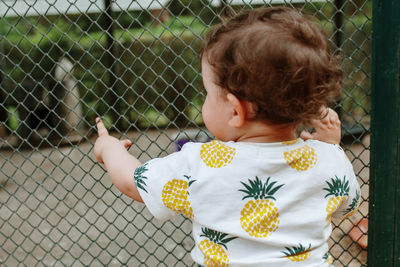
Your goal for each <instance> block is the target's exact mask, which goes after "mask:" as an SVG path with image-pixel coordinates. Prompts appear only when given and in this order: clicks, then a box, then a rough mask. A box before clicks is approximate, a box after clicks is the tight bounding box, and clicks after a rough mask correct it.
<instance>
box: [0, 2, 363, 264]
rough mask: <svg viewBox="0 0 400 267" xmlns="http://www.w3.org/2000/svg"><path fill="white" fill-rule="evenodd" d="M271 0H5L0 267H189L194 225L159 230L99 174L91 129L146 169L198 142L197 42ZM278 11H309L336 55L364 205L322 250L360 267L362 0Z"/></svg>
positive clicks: (337, 225) (0, 9) (0, 63)
mask: <svg viewBox="0 0 400 267" xmlns="http://www.w3.org/2000/svg"><path fill="white" fill-rule="evenodd" d="M276 2H277V1H269V0H268V1H265V2H262V1H258V0H257V1H244V2H239V1H233V2H231V1H212V2H208V1H206V0H192V1H177V0H172V1H157V0H154V1H147V0H142V1H135V2H133V1H125V0H118V1H83V0H82V1H59V0H52V1H50V0H40V1H34V3H33V2H32V3H31V4H28V2H27V1H14V0H1V1H0V15H1V16H0V36H1V39H0V85H1V87H0V149H1V150H0V229H1V230H0V264H2V265H5V266H16V265H26V266H33V265H38V266H42V265H52V266H80V265H94V266H97V265H102V266H106V265H107V266H109V265H111V266H120V265H128V266H139V265H144V266H194V263H193V261H192V260H191V258H190V253H189V252H190V250H191V249H192V247H193V244H194V243H193V240H192V237H191V227H190V223H189V222H188V221H187V220H185V219H184V218H183V217H177V218H175V219H173V220H172V221H168V222H165V223H160V222H157V221H155V220H154V219H153V218H152V216H151V215H150V214H149V212H148V211H147V210H146V209H145V208H144V206H143V205H141V204H138V203H135V202H133V201H132V200H130V199H128V198H127V197H125V196H123V195H121V193H119V191H118V190H116V189H115V188H114V187H113V186H112V184H111V182H110V181H109V179H108V177H107V175H106V174H105V171H104V169H103V168H102V167H101V166H99V165H98V164H97V163H96V161H95V159H94V156H93V151H92V150H93V143H94V140H95V129H94V127H93V125H94V118H95V117H96V116H101V117H102V118H103V119H104V121H105V123H106V125H107V127H109V129H110V131H111V132H112V134H113V135H115V136H117V137H118V138H121V137H127V138H129V139H131V140H132V141H133V143H134V145H133V146H132V147H131V148H130V152H131V153H133V154H134V155H136V156H138V157H139V159H140V160H141V161H146V160H148V159H151V158H154V157H159V156H164V155H167V154H169V153H171V152H173V151H175V150H177V141H178V139H180V138H182V137H186V138H192V139H193V138H194V139H198V140H202V138H203V139H204V138H205V137H207V135H208V133H207V131H206V130H205V128H204V125H203V123H202V119H201V103H202V101H203V98H204V96H203V92H202V82H201V73H200V66H199V65H200V64H199V58H198V52H199V50H200V48H201V41H202V36H203V35H204V33H205V31H206V30H207V28H208V27H209V26H210V25H212V24H214V23H216V22H218V21H219V17H220V15H223V14H227V13H229V12H237V11H239V10H241V9H244V8H246V9H247V8H255V7H258V6H271V5H272V4H276ZM224 3H225V4H224ZM280 4H285V5H289V6H294V7H296V8H298V9H300V10H302V11H304V12H305V13H309V14H311V15H312V16H313V17H314V18H315V19H316V21H319V22H318V23H319V24H320V26H321V27H322V28H323V29H324V30H325V31H326V32H327V34H328V35H329V37H330V41H331V43H332V47H333V49H334V50H335V51H336V53H338V54H341V55H342V56H343V69H344V71H345V79H344V83H343V92H344V96H343V99H342V101H341V102H340V103H338V104H337V107H336V109H337V110H338V111H339V113H340V115H341V118H342V121H343V125H344V128H343V133H344V139H343V144H342V145H343V147H344V148H345V151H346V153H347V155H348V156H349V158H350V160H351V161H352V163H353V165H354V168H355V171H356V174H357V177H358V178H359V181H360V184H361V188H362V203H361V206H360V209H359V211H358V213H357V214H356V215H354V216H353V217H351V218H349V219H346V220H344V221H342V222H334V232H333V235H332V238H331V240H330V246H331V254H332V256H333V257H334V259H335V266H361V265H365V264H366V251H365V250H364V249H362V248H361V247H360V245H359V244H358V243H359V242H358V240H353V239H351V237H350V236H349V232H350V230H351V229H352V227H353V225H354V224H356V223H357V222H358V221H359V220H360V219H362V218H366V217H367V216H368V178H369V141H368V140H369V139H368V137H369V115H370V100H369V94H370V70H371V67H370V61H371V56H370V55H371V40H370V35H371V10H370V9H371V1H369V0H344V1H335V2H333V1H323V2H315V1H305V2H304V1H290V0H287V1H282V2H281V3H280ZM110 7H111V8H110Z"/></svg>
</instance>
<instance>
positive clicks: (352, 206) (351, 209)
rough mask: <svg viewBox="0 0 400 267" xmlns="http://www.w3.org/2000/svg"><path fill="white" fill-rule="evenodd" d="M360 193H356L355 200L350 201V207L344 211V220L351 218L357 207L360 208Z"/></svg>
mask: <svg viewBox="0 0 400 267" xmlns="http://www.w3.org/2000/svg"><path fill="white" fill-rule="evenodd" d="M360 197H361V195H360V191H358V190H357V191H356V196H355V198H353V199H352V201H351V204H350V207H349V208H348V209H346V210H345V212H344V215H345V217H344V218H345V219H347V218H349V217H351V216H353V214H354V213H355V212H356V211H357V209H358V206H360Z"/></svg>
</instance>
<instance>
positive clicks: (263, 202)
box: [239, 176, 283, 238]
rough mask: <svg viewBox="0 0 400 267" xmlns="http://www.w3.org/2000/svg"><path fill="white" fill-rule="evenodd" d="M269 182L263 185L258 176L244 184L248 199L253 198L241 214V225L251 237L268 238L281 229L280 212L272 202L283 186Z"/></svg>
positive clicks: (242, 190) (243, 190)
mask: <svg viewBox="0 0 400 267" xmlns="http://www.w3.org/2000/svg"><path fill="white" fill-rule="evenodd" d="M270 178H271V177H268V179H267V181H266V182H265V183H263V182H262V181H261V180H260V179H259V178H258V177H257V176H256V178H255V179H254V180H250V179H249V184H246V183H243V182H241V183H242V185H243V186H244V187H245V189H240V190H239V191H241V192H244V193H245V194H246V195H245V196H244V197H243V198H242V200H244V199H246V198H252V200H250V201H248V202H247V203H246V204H245V206H244V208H243V209H242V211H241V212H240V215H241V217H240V225H241V226H242V228H243V230H245V231H246V232H247V233H248V234H249V235H250V236H253V237H261V238H262V237H267V236H269V235H271V234H272V233H273V232H275V231H276V229H278V227H279V223H280V220H279V212H278V208H277V207H276V206H275V204H274V202H273V201H272V200H276V199H275V197H274V196H273V195H274V194H275V193H276V192H277V191H278V190H279V189H280V188H281V187H282V186H283V184H281V185H278V186H275V184H276V182H270Z"/></svg>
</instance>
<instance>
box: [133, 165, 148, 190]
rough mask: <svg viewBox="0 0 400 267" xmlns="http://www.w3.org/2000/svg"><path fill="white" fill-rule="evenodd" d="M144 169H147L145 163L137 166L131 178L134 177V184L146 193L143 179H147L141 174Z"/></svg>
mask: <svg viewBox="0 0 400 267" xmlns="http://www.w3.org/2000/svg"><path fill="white" fill-rule="evenodd" d="M146 171H148V169H147V163H145V164H143V165H142V166H139V167H137V168H136V170H135V172H134V174H133V178H134V179H135V182H136V186H137V187H139V188H140V189H142V190H143V191H145V192H146V193H147V190H146V188H145V187H146V182H145V181H144V180H146V179H147V177H146V176H144V175H143V174H144V173H145V172H146Z"/></svg>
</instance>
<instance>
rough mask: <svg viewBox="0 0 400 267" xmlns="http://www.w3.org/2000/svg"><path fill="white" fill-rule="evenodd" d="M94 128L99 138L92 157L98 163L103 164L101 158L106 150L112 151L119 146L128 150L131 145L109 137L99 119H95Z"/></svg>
mask: <svg viewBox="0 0 400 267" xmlns="http://www.w3.org/2000/svg"><path fill="white" fill-rule="evenodd" d="M96 127H97V133H98V135H99V137H98V138H97V140H96V143H95V144H94V155H95V156H96V160H97V161H98V162H99V163H101V164H103V163H104V161H103V156H104V151H105V150H106V149H113V148H118V147H121V146H123V147H124V148H129V147H130V146H131V145H132V142H131V141H129V140H118V139H117V138H115V137H112V136H110V135H109V134H108V131H107V129H106V127H105V126H104V124H103V122H102V121H101V120H100V118H96Z"/></svg>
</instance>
